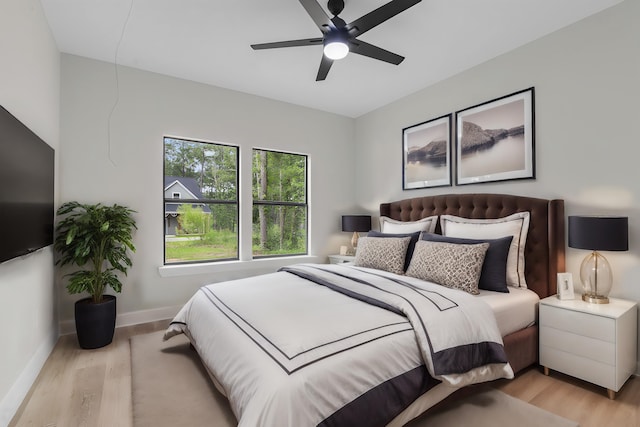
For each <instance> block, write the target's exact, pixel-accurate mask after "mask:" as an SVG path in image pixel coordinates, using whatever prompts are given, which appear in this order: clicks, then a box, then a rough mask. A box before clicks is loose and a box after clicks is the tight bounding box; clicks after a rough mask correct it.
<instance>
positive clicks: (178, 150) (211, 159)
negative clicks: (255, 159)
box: [164, 138, 238, 201]
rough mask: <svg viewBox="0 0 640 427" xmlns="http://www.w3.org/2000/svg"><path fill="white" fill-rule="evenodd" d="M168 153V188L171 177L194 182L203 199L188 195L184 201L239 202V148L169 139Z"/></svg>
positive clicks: (165, 154) (165, 146)
mask: <svg viewBox="0 0 640 427" xmlns="http://www.w3.org/2000/svg"><path fill="white" fill-rule="evenodd" d="M164 149H165V151H164V175H165V186H166V185H167V184H166V180H167V177H183V178H190V179H192V180H193V181H194V182H195V183H196V184H197V186H198V191H199V192H200V194H199V196H200V197H193V194H192V193H193V191H191V192H190V191H185V192H183V193H186V194H182V197H181V198H183V199H188V198H198V199H199V198H206V199H214V200H233V201H237V197H238V190H237V187H238V185H237V183H238V179H237V176H238V148H237V147H231V146H228V145H222V144H213V143H207V142H197V141H185V140H181V139H173V138H165V139H164ZM187 190H192V189H190V188H189V189H187ZM165 191H166V188H165ZM167 197H171V196H170V195H169V196H168V195H165V198H167Z"/></svg>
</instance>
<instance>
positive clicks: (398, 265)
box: [354, 236, 411, 274]
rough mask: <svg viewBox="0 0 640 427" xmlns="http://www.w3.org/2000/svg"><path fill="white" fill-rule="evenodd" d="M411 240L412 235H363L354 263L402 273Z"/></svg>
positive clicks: (359, 265)
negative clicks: (385, 236) (384, 236)
mask: <svg viewBox="0 0 640 427" xmlns="http://www.w3.org/2000/svg"><path fill="white" fill-rule="evenodd" d="M410 240H411V237H387V238H383V237H368V236H367V237H363V238H361V239H360V240H358V249H357V250H356V259H355V261H354V264H355V265H356V266H358V267H368V268H375V269H378V270H384V271H389V272H391V273H396V274H402V273H404V259H405V257H406V255H407V247H408V246H409V241H410Z"/></svg>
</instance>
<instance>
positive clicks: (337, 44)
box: [324, 41, 349, 60]
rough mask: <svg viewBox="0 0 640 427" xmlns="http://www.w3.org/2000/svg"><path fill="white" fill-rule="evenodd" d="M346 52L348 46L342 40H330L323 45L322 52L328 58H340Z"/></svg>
mask: <svg viewBox="0 0 640 427" xmlns="http://www.w3.org/2000/svg"><path fill="white" fill-rule="evenodd" d="M348 53H349V46H348V45H347V44H346V43H345V42H343V41H332V42H329V43H326V44H325V45H324V54H325V56H326V57H327V58H329V59H333V60H337V59H342V58H344V57H345V56H347V54H348Z"/></svg>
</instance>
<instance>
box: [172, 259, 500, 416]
mask: <svg viewBox="0 0 640 427" xmlns="http://www.w3.org/2000/svg"><path fill="white" fill-rule="evenodd" d="M179 333H185V334H187V336H188V337H189V339H190V340H191V342H192V343H193V345H194V347H195V348H196V350H197V351H198V354H199V355H200V357H201V359H202V361H203V363H204V364H205V366H206V367H207V369H208V370H209V372H210V373H211V375H212V377H213V379H214V381H215V383H216V386H217V387H218V388H219V389H220V390H221V391H222V392H223V393H224V394H225V395H226V396H227V397H228V399H229V402H230V404H231V407H232V409H233V411H234V413H235V415H236V417H237V418H238V423H239V426H265V427H270V426H273V427H276V426H277V427H286V426H291V427H303V426H354V425H358V426H384V425H387V424H388V423H390V422H391V421H392V420H393V419H394V418H395V417H396V416H397V415H398V414H399V413H400V412H402V411H403V410H404V409H405V408H407V406H408V405H409V404H411V402H413V401H414V400H415V399H417V398H418V397H420V396H421V395H423V394H425V393H427V394H428V392H429V390H431V389H433V388H436V386H440V387H441V386H442V385H445V386H450V387H462V386H465V385H468V384H472V383H477V382H483V381H490V380H494V379H497V378H511V377H512V376H513V373H512V371H511V368H510V366H509V364H508V363H507V361H506V356H505V353H504V349H503V346H502V339H501V337H500V333H499V331H498V328H497V326H496V322H495V318H494V316H493V313H492V311H491V309H490V308H489V307H488V306H487V305H486V304H485V303H483V302H481V301H478V299H477V298H475V297H474V296H472V295H469V294H466V293H463V292H461V291H457V290H452V289H448V288H444V287H442V286H439V285H436V284H432V283H429V282H424V281H421V280H418V279H413V278H409V277H405V276H398V275H395V274H391V273H386V272H382V271H379V270H373V269H366V268H358V267H352V266H344V265H323V264H300V265H296V266H290V267H285V268H283V269H281V271H279V272H277V273H273V274H267V275H263V276H257V277H252V278H247V279H241V280H236V281H229V282H222V283H216V284H212V285H208V286H204V287H202V288H201V289H200V290H199V291H198V292H197V293H196V294H195V295H194V296H193V297H192V298H191V300H189V301H188V302H187V304H186V305H185V306H184V307H183V308H182V309H181V310H180V312H179V313H178V314H177V316H176V317H175V318H174V320H173V321H172V323H171V325H170V327H169V329H168V330H167V331H166V333H165V339H168V338H170V337H171V336H173V335H176V334H179ZM434 394H436V393H434ZM435 403H437V402H436V401H434V402H433V404H435Z"/></svg>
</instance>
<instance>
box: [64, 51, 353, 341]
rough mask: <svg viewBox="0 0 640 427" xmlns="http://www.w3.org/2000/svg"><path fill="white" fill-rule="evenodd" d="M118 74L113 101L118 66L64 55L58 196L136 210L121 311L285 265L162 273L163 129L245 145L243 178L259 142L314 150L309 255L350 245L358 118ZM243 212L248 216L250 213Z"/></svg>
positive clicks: (177, 301)
mask: <svg viewBox="0 0 640 427" xmlns="http://www.w3.org/2000/svg"><path fill="white" fill-rule="evenodd" d="M118 80H119V94H120V96H119V100H118V102H117V105H116V104H115V102H116V98H117V94H118V91H117V89H116V69H115V67H114V66H113V65H110V64H107V63H103V62H99V61H95V60H91V59H86V58H80V57H77V56H71V55H63V57H62V104H61V105H62V113H61V141H62V143H61V144H62V150H61V158H60V167H61V172H60V181H61V202H65V201H69V200H78V201H82V202H103V203H114V202H117V203H120V204H124V205H127V206H129V207H131V208H132V209H134V210H136V211H137V212H138V213H137V214H136V215H135V217H136V220H137V222H138V227H139V229H138V231H137V232H136V235H135V244H136V246H137V251H136V253H135V254H134V256H133V264H134V265H133V268H132V269H131V270H130V272H129V275H128V276H127V278H126V279H125V282H124V283H125V284H124V287H123V292H122V294H121V295H120V296H119V298H118V311H119V313H121V314H123V313H132V312H139V311H141V310H158V309H162V308H163V307H169V308H170V309H171V308H174V307H176V306H178V305H182V304H184V303H185V302H186V300H187V299H188V298H189V297H190V296H191V295H192V294H193V293H194V292H195V290H196V289H197V288H198V287H199V286H201V285H203V284H206V283H209V282H217V281H221V280H227V279H233V278H237V277H245V276H248V275H254V274H258V273H261V272H266V271H275V269H276V266H277V265H278V264H281V263H282V262H285V261H284V260H282V259H281V260H279V261H278V262H258V261H254V262H245V263H231V264H226V265H216V266H214V267H212V268H207V269H205V270H204V271H202V269H196V270H197V271H199V272H200V274H193V275H181V276H177V277H176V276H171V275H170V274H172V273H173V271H169V272H165V276H161V275H160V274H159V271H158V267H160V266H161V265H162V262H163V252H162V251H163V201H162V197H163V139H162V138H163V136H164V135H172V136H180V137H186V138H195V139H201V140H208V141H220V142H226V143H230V144H235V145H238V146H240V151H241V154H240V156H241V170H243V171H244V172H243V173H242V175H241V181H244V182H250V180H251V172H250V170H251V167H250V166H251V163H250V154H251V148H253V147H260V148H270V149H275V150H284V151H292V152H297V153H304V154H308V155H309V164H310V174H311V178H310V184H309V197H310V206H311V209H310V224H311V238H310V242H309V243H310V245H309V247H310V254H312V255H318V256H320V257H322V258H321V259H322V261H325V260H326V255H327V254H328V253H331V252H335V251H336V250H337V248H338V246H339V245H340V244H341V243H342V244H344V243H346V241H347V240H348V238H349V236H348V235H344V236H342V234H343V233H340V232H339V228H340V215H341V214H343V213H351V212H353V210H352V209H353V207H354V201H353V200H354V193H353V181H354V173H355V171H354V170H353V168H352V159H353V156H354V154H353V139H354V132H353V130H354V122H353V120H352V119H349V118H345V117H341V116H338V115H334V114H329V113H325V112H320V111H316V110H311V109H307V108H302V107H298V106H294V105H291V104H286V103H282V102H277V101H272V100H269V99H266V98H260V97H256V96H253V95H247V94H242V93H239V92H234V91H230V90H226V89H221V88H216V87H212V86H207V85H203V84H199V83H194V82H190V81H185V80H179V79H176V78H172V77H166V76H162V75H159V74H154V73H150V72H146V71H140V70H135V69H132V68H126V67H118ZM114 105H116V106H115V110H114V113H113V116H112V120H111V126H110V127H109V126H108V117H109V113H110V111H111V109H112V108H113V107H114ZM108 129H109V131H110V135H111V138H110V141H109V139H108V132H107V130H108ZM109 150H110V151H109ZM109 152H110V156H109ZM241 188H250V187H242V186H241ZM240 197H241V201H242V202H241V206H250V204H251V195H250V193H245V194H244V195H242V194H241V196H240ZM241 216H242V219H244V220H245V221H247V220H248V221H251V212H250V211H249V210H246V211H244V212H242V213H241ZM244 239H247V237H246V236H245V237H244ZM249 239H250V236H249ZM341 239H343V240H344V242H342V240H341ZM245 241H246V240H245ZM249 241H250V240H249ZM249 245H250V244H249ZM247 246H248V245H245V248H246V247H247ZM245 252H246V249H245ZM249 252H250V248H249ZM76 299H78V296H69V295H67V294H66V293H65V292H61V305H60V318H61V319H62V320H63V322H65V323H63V326H64V325H68V322H67V321H68V320H71V319H72V318H73V312H72V307H73V301H75V300H76ZM170 311H171V310H168V311H167V310H160V312H158V313H160V314H159V315H164V314H166V313H167V312H170ZM125 317H126V316H125ZM119 318H123V316H119ZM65 329H66V328H65Z"/></svg>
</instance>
